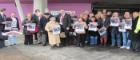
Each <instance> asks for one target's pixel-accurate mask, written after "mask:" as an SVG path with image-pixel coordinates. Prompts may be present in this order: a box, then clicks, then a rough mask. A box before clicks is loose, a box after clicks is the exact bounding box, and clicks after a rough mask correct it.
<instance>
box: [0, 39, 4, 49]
mask: <svg viewBox="0 0 140 60" xmlns="http://www.w3.org/2000/svg"><path fill="white" fill-rule="evenodd" d="M4 46H5V43H4V40H0V48H3V47H4Z"/></svg>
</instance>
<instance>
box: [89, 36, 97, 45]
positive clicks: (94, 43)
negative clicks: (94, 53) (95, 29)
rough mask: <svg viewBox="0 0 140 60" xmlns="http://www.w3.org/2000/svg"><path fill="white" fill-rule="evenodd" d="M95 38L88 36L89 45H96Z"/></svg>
mask: <svg viewBox="0 0 140 60" xmlns="http://www.w3.org/2000/svg"><path fill="white" fill-rule="evenodd" d="M97 38H98V37H97V36H90V45H97Z"/></svg>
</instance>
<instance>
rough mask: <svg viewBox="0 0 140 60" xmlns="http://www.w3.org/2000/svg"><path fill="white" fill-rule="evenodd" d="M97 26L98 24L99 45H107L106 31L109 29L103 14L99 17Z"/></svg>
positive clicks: (107, 20)
mask: <svg viewBox="0 0 140 60" xmlns="http://www.w3.org/2000/svg"><path fill="white" fill-rule="evenodd" d="M98 24H99V30H98V32H99V34H100V43H101V45H103V46H106V45H107V41H108V38H107V30H108V27H109V19H107V18H106V16H105V15H104V14H102V15H101V19H100V20H98Z"/></svg>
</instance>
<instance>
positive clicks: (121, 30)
mask: <svg viewBox="0 0 140 60" xmlns="http://www.w3.org/2000/svg"><path fill="white" fill-rule="evenodd" d="M119 32H126V29H125V24H124V23H121V24H120V26H119Z"/></svg>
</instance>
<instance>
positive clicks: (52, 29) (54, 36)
mask: <svg viewBox="0 0 140 60" xmlns="http://www.w3.org/2000/svg"><path fill="white" fill-rule="evenodd" d="M45 30H46V31H48V37H49V44H50V46H51V48H54V47H59V45H60V36H59V35H60V31H61V27H60V25H59V23H58V22H56V18H55V17H51V18H50V21H49V22H48V23H47V24H46V26H45Z"/></svg>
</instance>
